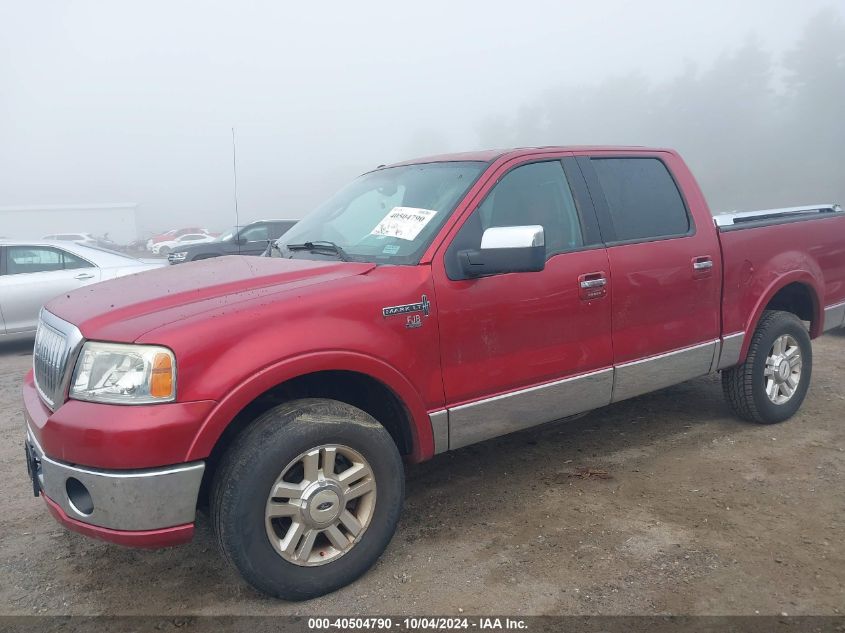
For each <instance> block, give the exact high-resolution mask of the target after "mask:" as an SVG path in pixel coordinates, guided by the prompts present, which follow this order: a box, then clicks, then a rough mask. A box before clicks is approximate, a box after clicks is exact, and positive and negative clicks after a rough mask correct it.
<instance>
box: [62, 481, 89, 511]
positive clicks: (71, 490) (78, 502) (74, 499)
mask: <svg viewBox="0 0 845 633" xmlns="http://www.w3.org/2000/svg"><path fill="white" fill-rule="evenodd" d="M65 492H67V500H68V501H69V502H70V507H71V508H73V509H74V510H75V511H76V512H77V514H81V515H84V516H88V515H89V514H91V513H92V512H93V511H94V501H93V500H92V499H91V493H90V492H88V488H86V487H85V485H84V484H83V483H82V482H81V481H79V480H78V479H76V478H75V477H68V480H67V481H66V482H65Z"/></svg>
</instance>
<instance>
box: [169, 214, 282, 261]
mask: <svg viewBox="0 0 845 633" xmlns="http://www.w3.org/2000/svg"><path fill="white" fill-rule="evenodd" d="M296 223H297V220H259V221H257V222H251V223H250V224H247V225H245V226H242V227H241V228H240V229H233V230H231V231H229V232H227V233H224V234H223V235H221V236H220V237H219V238H218V239H216V240H214V241H210V242H207V243H205V244H201V245H198V246H192V247H190V248H173V249H172V251H171V253H170V255H169V256H168V258H167V260H168V261H169V262H170V263H171V264H181V263H182V262H194V261H198V260H200V259H209V258H210V257H220V256H221V255H261V254H262V253H263V252H264V251H265V250H266V248H267V243H268V242H269V241H271V240H275V239H278V238H280V237H281V236H282V235H284V234H285V233H286V232H287V231H288V230H289V229H290V228H291V227H292V226H293V225H294V224H296Z"/></svg>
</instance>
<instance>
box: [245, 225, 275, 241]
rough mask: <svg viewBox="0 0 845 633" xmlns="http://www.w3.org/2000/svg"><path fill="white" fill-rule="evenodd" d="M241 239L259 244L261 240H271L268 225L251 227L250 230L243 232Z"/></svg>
mask: <svg viewBox="0 0 845 633" xmlns="http://www.w3.org/2000/svg"><path fill="white" fill-rule="evenodd" d="M240 237H241V239H244V240H246V241H247V242H258V241H259V240H269V239H270V237H269V232H268V231H267V225H266V224H259V225H257V226H251V227H249V228H248V229H244V230H243V231H241V234H240Z"/></svg>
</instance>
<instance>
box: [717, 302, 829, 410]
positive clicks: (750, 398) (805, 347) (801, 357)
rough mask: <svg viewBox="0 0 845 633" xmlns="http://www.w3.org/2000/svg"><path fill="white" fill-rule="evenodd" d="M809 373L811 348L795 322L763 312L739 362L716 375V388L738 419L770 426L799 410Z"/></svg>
mask: <svg viewBox="0 0 845 633" xmlns="http://www.w3.org/2000/svg"><path fill="white" fill-rule="evenodd" d="M812 370H813V348H812V344H811V343H810V336H809V334H808V333H807V330H806V329H805V328H804V324H803V323H801V320H800V319H799V318H798V317H797V316H795V315H794V314H792V313H790V312H780V311H767V312H764V313H763V316H762V318H761V319H760V323H759V324H758V325H757V329H756V330H755V332H754V336H753V337H752V339H751V344H750V346H749V348H748V355H747V357H746V359H745V362H744V363H742V364H741V365H737V366H736V367H732V368H731V369H728V370H725V371H723V372H722V388H723V390H724V392H725V397H726V398H727V400H728V403H729V404H730V405H731V408H732V409H733V410H734V412H735V413H736V414H737V415H738V416H739V417H741V418H743V419H746V420H750V421H751V422H758V423H760V424H775V423H777V422H783V421H784V420H787V419H789V418H791V417H792V416H793V415H795V413H796V412H797V411H798V409H799V408H800V407H801V403H802V402H804V397H805V396H806V395H807V389H808V387H809V386H810V376H811V374H812Z"/></svg>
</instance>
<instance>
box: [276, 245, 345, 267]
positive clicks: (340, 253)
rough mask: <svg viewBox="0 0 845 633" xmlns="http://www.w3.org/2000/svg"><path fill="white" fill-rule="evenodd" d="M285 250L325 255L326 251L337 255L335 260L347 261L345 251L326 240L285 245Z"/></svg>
mask: <svg viewBox="0 0 845 633" xmlns="http://www.w3.org/2000/svg"><path fill="white" fill-rule="evenodd" d="M285 248H286V249H288V250H289V251H309V252H311V253H320V252H323V253H325V252H326V251H328V252H330V253H334V254H335V255H337V258H338V259H339V260H340V261H342V262H348V261H349V256H348V255H347V254H346V251H345V250H343V249H342V248H341V247H340V246H338V245H337V244H335V243H334V242H329V241H328V240H314V241H313V242H303V243H302V244H285Z"/></svg>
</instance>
